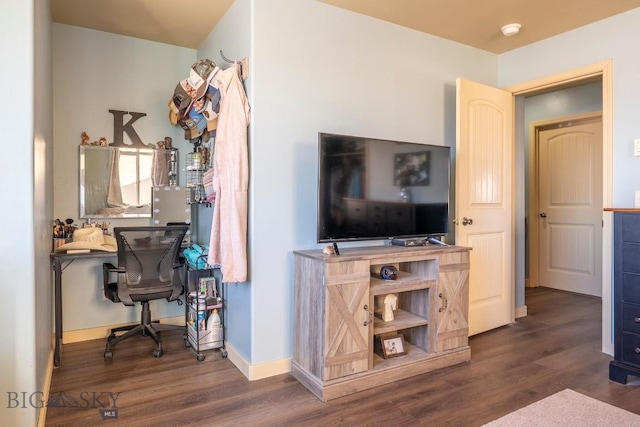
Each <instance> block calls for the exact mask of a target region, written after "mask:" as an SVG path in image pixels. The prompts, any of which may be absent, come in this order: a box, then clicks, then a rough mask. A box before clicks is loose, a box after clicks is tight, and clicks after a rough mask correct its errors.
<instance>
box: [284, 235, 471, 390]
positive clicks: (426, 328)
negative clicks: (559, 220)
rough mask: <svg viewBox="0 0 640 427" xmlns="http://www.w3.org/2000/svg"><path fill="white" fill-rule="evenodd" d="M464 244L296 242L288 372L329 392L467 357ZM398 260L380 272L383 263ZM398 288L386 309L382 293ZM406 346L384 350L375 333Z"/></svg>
mask: <svg viewBox="0 0 640 427" xmlns="http://www.w3.org/2000/svg"><path fill="white" fill-rule="evenodd" d="M469 250H470V249H469V248H465V247H460V246H451V247H444V246H440V245H427V246H414V247H398V246H390V245H383V246H373V247H361V248H342V249H341V251H340V256H335V255H326V254H324V253H323V252H322V250H309V251H295V252H294V255H295V288H294V307H295V309H294V334H293V360H292V361H291V374H292V375H293V376H294V377H295V378H296V379H297V380H298V381H300V382H301V383H302V384H303V385H304V386H305V387H306V388H307V389H309V390H310V391H311V392H312V393H313V394H314V395H315V396H316V397H317V398H318V399H320V400H322V401H327V400H331V399H335V398H338V397H342V396H346V395H348V394H351V393H356V392H359V391H362V390H367V389H370V388H373V387H375V386H378V385H382V384H389V383H392V382H394V381H398V380H401V379H404V378H409V377H412V376H415V375H420V374H424V373H427V372H431V371H435V370H437V369H440V368H444V367H447V366H452V365H456V364H459V363H464V362H468V361H469V360H470V359H471V349H470V348H469V345H468V341H469V339H468V337H469V327H468V319H469V315H468V307H469ZM386 265H393V266H394V267H396V269H397V270H398V277H397V279H396V280H382V279H381V278H380V269H381V267H382V266H386ZM389 294H393V295H395V296H396V298H397V299H396V302H397V305H396V307H395V308H394V309H393V314H394V316H393V319H392V320H388V321H384V320H383V319H382V314H383V309H384V307H385V306H384V299H385V297H387V296H388V295H389ZM389 336H391V337H397V338H398V339H400V337H402V340H403V347H404V350H405V353H406V354H402V355H399V356H397V357H391V358H385V357H384V355H381V354H380V351H379V350H378V349H377V347H379V346H380V341H381V339H383V338H384V339H388V337H389Z"/></svg>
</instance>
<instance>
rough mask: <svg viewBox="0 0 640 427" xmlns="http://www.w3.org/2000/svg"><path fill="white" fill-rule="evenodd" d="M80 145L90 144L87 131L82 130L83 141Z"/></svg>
mask: <svg viewBox="0 0 640 427" xmlns="http://www.w3.org/2000/svg"><path fill="white" fill-rule="evenodd" d="M80 145H89V135H87V133H86V132H84V131H83V132H82V142H81V143H80Z"/></svg>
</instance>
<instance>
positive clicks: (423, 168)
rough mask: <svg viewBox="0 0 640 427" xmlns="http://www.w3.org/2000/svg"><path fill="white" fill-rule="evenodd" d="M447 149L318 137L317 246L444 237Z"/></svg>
mask: <svg viewBox="0 0 640 427" xmlns="http://www.w3.org/2000/svg"><path fill="white" fill-rule="evenodd" d="M450 155H451V154H450V148H449V147H446V146H443V145H426V144H418V143H410V142H399V141H391V140H382V139H373V138H364V137H355V136H346V135H335V134H328V133H319V134H318V160H319V165H318V243H322V242H334V241H347V240H376V239H391V238H404V237H430V236H444V235H446V234H447V233H448V231H449V179H450V176H449V169H450V163H451V157H450Z"/></svg>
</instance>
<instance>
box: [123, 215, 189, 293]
mask: <svg viewBox="0 0 640 427" xmlns="http://www.w3.org/2000/svg"><path fill="white" fill-rule="evenodd" d="M187 230H188V227H187V226H163V227H116V228H114V234H115V238H116V241H117V242H118V267H119V268H121V269H124V271H123V273H121V274H118V297H119V298H120V301H121V302H123V303H124V304H126V305H132V304H133V302H134V301H142V300H145V299H146V300H153V299H161V298H167V299H168V300H169V301H173V300H175V299H177V298H178V297H179V296H180V294H181V293H182V288H183V280H182V275H183V274H184V272H183V271H182V269H179V268H178V267H181V266H182V263H181V262H180V260H179V256H180V247H181V244H182V240H183V239H184V236H185V233H186V231H187Z"/></svg>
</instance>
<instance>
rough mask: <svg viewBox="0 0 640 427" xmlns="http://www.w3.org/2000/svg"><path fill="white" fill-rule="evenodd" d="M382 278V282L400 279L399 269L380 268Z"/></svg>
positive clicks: (393, 267)
mask: <svg viewBox="0 0 640 427" xmlns="http://www.w3.org/2000/svg"><path fill="white" fill-rule="evenodd" d="M380 278H381V279H382V280H396V279H397V278H398V269H397V268H396V267H395V266H393V265H383V266H382V268H380Z"/></svg>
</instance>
